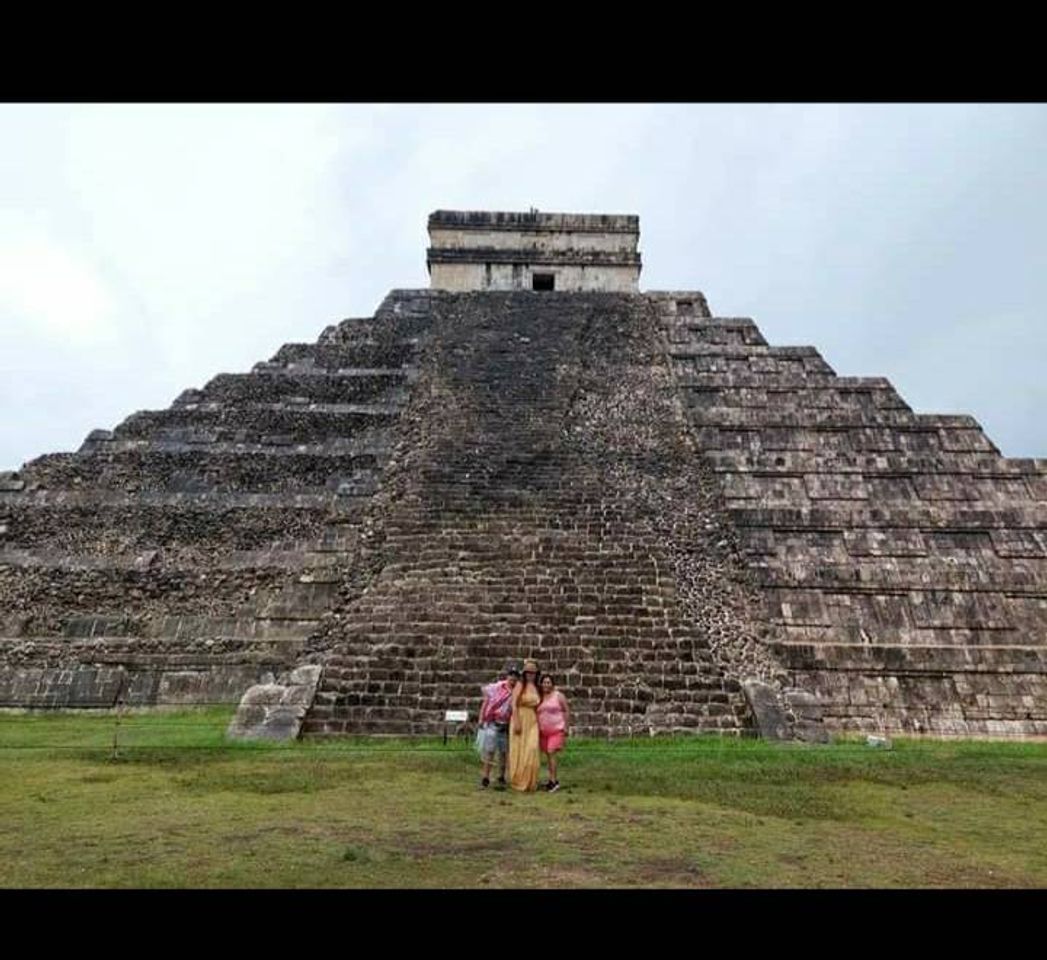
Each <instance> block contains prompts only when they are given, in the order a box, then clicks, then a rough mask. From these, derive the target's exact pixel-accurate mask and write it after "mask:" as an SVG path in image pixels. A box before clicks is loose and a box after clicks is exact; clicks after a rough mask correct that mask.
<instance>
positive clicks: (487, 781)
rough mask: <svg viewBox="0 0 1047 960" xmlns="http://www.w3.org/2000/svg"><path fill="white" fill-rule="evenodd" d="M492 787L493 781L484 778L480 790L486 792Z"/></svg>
mask: <svg viewBox="0 0 1047 960" xmlns="http://www.w3.org/2000/svg"><path fill="white" fill-rule="evenodd" d="M490 785H491V781H490V780H488V779H487V777H484V778H483V780H481V781H480V789H481V790H486V789H487V788H488V787H489V786H490Z"/></svg>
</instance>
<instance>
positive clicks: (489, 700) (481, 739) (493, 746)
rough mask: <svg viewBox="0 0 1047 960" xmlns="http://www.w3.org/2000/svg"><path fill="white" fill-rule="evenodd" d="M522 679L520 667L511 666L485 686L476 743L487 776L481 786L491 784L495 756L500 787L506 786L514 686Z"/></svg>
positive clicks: (485, 786) (502, 788) (500, 788)
mask: <svg viewBox="0 0 1047 960" xmlns="http://www.w3.org/2000/svg"><path fill="white" fill-rule="evenodd" d="M519 679H520V671H519V670H517V668H516V667H508V668H506V670H505V671H504V672H503V673H502V675H501V677H500V678H499V679H498V680H496V681H495V682H494V683H489V684H488V685H487V686H485V687H484V688H483V693H484V699H483V704H482V705H481V706H480V729H479V731H478V732H477V735H476V746H477V749H478V750H479V751H480V757H481V759H482V760H483V779H482V780H481V781H480V786H481V788H483V789H486V788H487V787H489V786H490V785H491V766H492V765H493V764H494V755H495V754H496V753H497V754H498V757H499V762H498V768H499V777H498V789H499V790H504V789H505V763H506V760H507V759H508V757H509V718H510V717H511V716H512V712H513V687H515V686H516V681H517V680H519Z"/></svg>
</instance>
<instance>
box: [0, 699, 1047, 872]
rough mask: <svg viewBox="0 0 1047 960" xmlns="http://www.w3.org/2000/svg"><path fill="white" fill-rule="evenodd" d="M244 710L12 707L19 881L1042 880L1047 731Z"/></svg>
mask: <svg viewBox="0 0 1047 960" xmlns="http://www.w3.org/2000/svg"><path fill="white" fill-rule="evenodd" d="M230 716H231V711H229V710H208V711H186V712H181V713H161V714H156V713H153V714H137V715H132V716H128V717H124V718H123V719H122V720H121V724H120V728H119V737H118V739H119V753H118V756H117V758H116V759H113V758H112V741H113V732H114V723H115V721H114V718H113V717H112V716H85V715H71V714H47V715H17V714H3V715H0V864H2V871H0V884H2V885H3V886H6V887H519V886H531V887H551V888H559V887H579V886H580V887H634V886H639V887H660V886H670V887H1044V886H1047V744H1043V743H1025V744H1023V743H990V742H984V741H981V742H978V741H975V742H952V743H942V742H936V741H895V745H894V749H893V750H890V751H883V750H875V749H870V748H869V747H867V746H866V745H865V743H864V741H853V740H852V741H841V742H837V743H835V744H833V745H831V746H820V747H819V746H802V745H794V744H786V745H776V744H769V743H766V742H762V741H753V740H734V739H719V738H706V737H700V738H687V739H654V740H651V739H646V740H630V741H623V740H616V741H611V742H608V741H601V740H575V741H572V742H570V743H569V744H568V750H567V753H566V754H565V756H564V760H563V763H562V772H561V777H560V779H561V782H562V783H563V785H564V789H562V790H561V791H560V792H559V793H556V794H552V795H549V794H537V795H520V794H514V793H512V792H505V793H500V792H496V791H494V790H488V791H481V790H479V789H478V781H479V763H478V760H477V758H476V756H475V754H474V753H473V752H472V751H471V749H470V745H469V744H467V743H465V742H463V741H461V740H458V741H451V742H450V743H448V744H447V745H446V746H444V745H443V744H442V743H441V742H440V741H439V740H423V741H419V740H345V741H339V742H335V743H316V742H307V743H295V744H270V745H265V744H244V743H232V744H231V743H227V742H226V741H225V740H224V737H223V733H224V729H225V726H226V724H227V722H228V720H229V718H230Z"/></svg>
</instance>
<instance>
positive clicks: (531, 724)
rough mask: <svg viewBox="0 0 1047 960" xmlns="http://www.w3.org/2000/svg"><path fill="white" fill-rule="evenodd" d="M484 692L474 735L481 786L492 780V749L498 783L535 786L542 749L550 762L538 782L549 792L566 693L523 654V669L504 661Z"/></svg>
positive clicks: (562, 735) (566, 713)
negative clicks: (544, 777) (545, 777)
mask: <svg viewBox="0 0 1047 960" xmlns="http://www.w3.org/2000/svg"><path fill="white" fill-rule="evenodd" d="M483 694H484V698H483V703H482V705H481V706H480V729H479V731H478V732H477V736H476V745H477V749H478V750H479V751H480V757H481V759H482V760H483V779H482V780H481V781H480V786H481V787H484V788H486V787H489V786H490V785H491V770H492V767H493V766H494V760H495V755H496V754H497V755H498V758H499V770H500V774H501V775H500V776H499V778H498V786H499V787H502V788H504V787H505V786H506V785H508V786H511V787H512V788H513V789H514V790H521V791H534V790H537V789H538V788H539V785H538V774H539V771H540V768H541V761H540V759H539V754H540V753H541V754H544V755H545V759H546V763H547V764H548V767H549V779H548V781H547V782H546V783H545V784H543V785H542V788H543V789H545V790H547V791H549V792H553V791H556V790H559V789H560V781H559V780H558V779H557V771H556V755H557V754H558V753H559V752H560V751H561V750H563V746H564V741H565V740H566V739H567V733H568V727H569V724H570V719H571V714H570V710H569V708H568V706H567V698H566V697H565V696H564V695H563V694H562V693H561V692H560V691H559V690H557V689H556V683H555V681H554V680H553V678H552V676H551V675H550V674H548V673H546V674H542V673H540V672H539V670H538V664H536V663H535V662H534V661H533V660H527V661H526V662H525V663H524V665H523V669H522V670H520V669H517V668H516V667H515V666H510V667H507V668H506V669H505V671H504V672H503V673H502V675H501V677H499V679H498V680H496V681H495V682H494V683H491V684H488V685H487V686H485V687H484V688H483ZM507 773H508V784H507V783H506V774H507Z"/></svg>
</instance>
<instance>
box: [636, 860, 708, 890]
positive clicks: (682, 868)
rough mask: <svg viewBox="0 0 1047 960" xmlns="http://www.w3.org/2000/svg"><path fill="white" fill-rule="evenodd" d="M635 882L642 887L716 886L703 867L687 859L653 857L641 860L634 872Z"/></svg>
mask: <svg viewBox="0 0 1047 960" xmlns="http://www.w3.org/2000/svg"><path fill="white" fill-rule="evenodd" d="M632 875H633V877H634V878H635V881H636V882H637V883H639V884H640V885H641V886H642V885H647V884H651V885H658V886H663V885H664V886H672V887H711V886H714V884H713V883H712V882H711V881H710V879H709V877H708V876H707V875H706V874H705V872H704V871H703V870H702V868H701V867H699V866H698V864H697V863H695V862H694V861H693V860H688V859H687V858H686V857H652V858H650V859H647V860H641V861H640V862H639V863H637V864H636V866H635V867H634V868H633V870H632Z"/></svg>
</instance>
